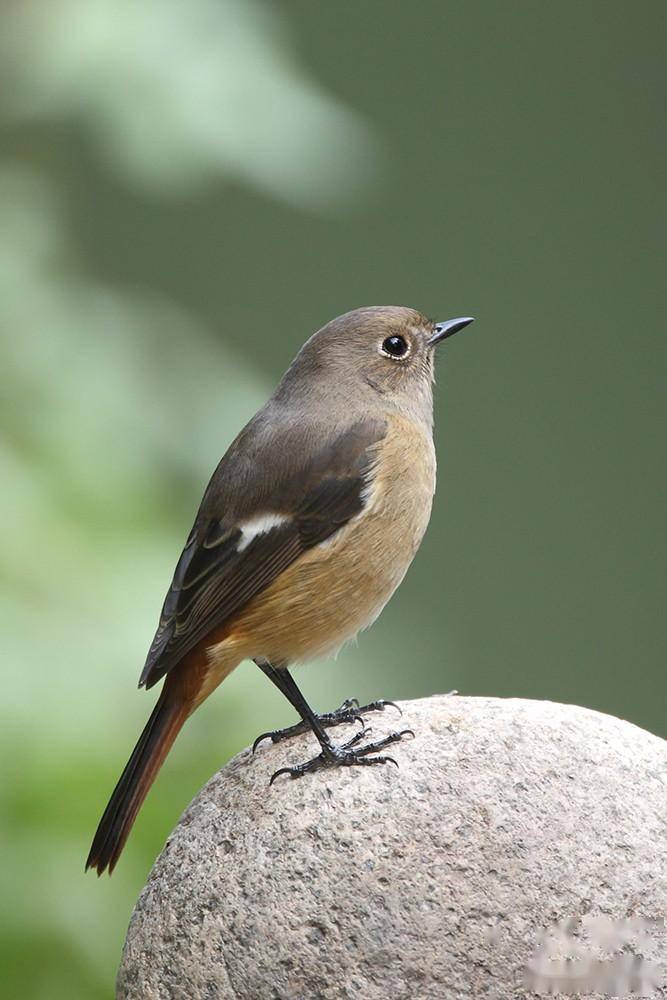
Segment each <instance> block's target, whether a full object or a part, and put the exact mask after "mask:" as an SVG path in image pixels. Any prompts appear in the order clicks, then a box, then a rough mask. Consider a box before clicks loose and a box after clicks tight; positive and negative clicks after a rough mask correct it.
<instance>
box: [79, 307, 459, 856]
mask: <svg viewBox="0 0 667 1000" xmlns="http://www.w3.org/2000/svg"><path fill="white" fill-rule="evenodd" d="M472 322H473V319H472V317H469V316H466V317H460V318H458V319H453V320H448V321H446V322H436V321H434V320H431V319H428V318H427V317H426V316H425V315H423V314H422V313H420V312H419V311H417V310H415V309H411V308H408V307H405V306H366V307H363V308H359V309H355V310H353V311H351V312H347V313H345V314H344V315H342V316H339V317H337V318H336V319H333V320H331V321H330V322H329V323H327V324H326V325H325V326H323V327H322V328H321V329H320V330H318V331H317V332H316V333H314V334H313V335H312V336H311V337H310V338H309V339H308V340H307V341H306V343H305V344H304V345H303V347H302V348H301V350H300V351H299V352H298V354H297V355H296V357H295V359H294V360H293V362H292V363H291V365H290V366H289V368H288V369H287V371H286V373H285V374H284V376H283V378H282V379H281V381H280V383H279V384H278V386H277V388H276V390H275V392H274V394H273V395H272V396H271V398H270V399H269V400H268V402H267V403H266V404H265V405H264V406H263V407H262V408H261V409H260V410H259V411H258V412H257V413H256V414H255V416H254V417H253V418H252V419H251V420H250V421H249V423H248V424H247V425H246V426H245V427H244V428H243V429H242V430H241V432H240V433H239V434H238V436H237V437H236V438H235V440H234V441H233V442H232V444H231V446H230V447H229V449H228V451H227V452H226V454H225V455H224V456H223V458H222V459H221V461H220V463H219V464H218V466H217V468H216V470H215V472H214V474H213V476H212V478H211V480H210V482H209V484H208V486H207V488H206V490H205V492H204V496H203V499H202V501H201V505H200V507H199V510H198V512H197V515H196V518H195V521H194V525H193V528H192V530H191V532H190V534H189V536H188V538H187V541H186V543H185V547H184V548H183V551H182V553H181V555H180V558H179V559H178V562H177V564H176V569H175V571H174V575H173V579H172V582H171V585H170V587H169V590H168V592H167V595H166V598H165V600H164V605H163V607H162V612H161V615H160V619H159V624H158V628H157V632H156V634H155V638H154V639H153V642H152V643H151V646H150V649H149V651H148V655H147V658H146V662H145V665H144V668H143V671H142V673H141V677H140V681H139V687H145V688H146V689H150V688H152V687H153V686H154V685H155V684H157V683H158V682H160V681H162V688H161V691H160V694H159V697H158V699H157V702H156V704H155V707H154V709H153V712H152V714H151V716H150V718H149V720H148V722H147V724H146V726H145V728H144V730H143V732H142V734H141V736H140V738H139V740H138V742H137V745H136V747H135V749H134V751H133V752H132V755H131V757H130V759H129V761H128V763H127V765H126V767H125V769H124V771H123V773H122V774H121V777H120V779H119V781H118V784H117V785H116V787H115V789H114V791H113V793H112V795H111V798H110V800H109V803H108V805H107V807H106V809H105V811H104V813H103V815H102V818H101V820H100V822H99V826H98V828H97V831H96V833H95V836H94V838H93V842H92V846H91V848H90V853H89V855H88V859H87V862H86V869H89V868H92V869H94V870H95V871H97V873H98V875H101V874H102V873H103V872H104V871H105V870H107V869H108V871H109V873H111V872H112V871H113V869H114V867H115V865H116V864H117V862H118V859H119V857H120V854H121V851H122V850H123V847H124V846H125V843H126V841H127V838H128V836H129V833H130V830H131V828H132V826H133V824H134V821H135V819H136V816H137V813H138V812H139V809H140V807H141V805H142V803H143V801H144V799H145V797H146V795H147V793H148V790H149V788H150V787H151V785H152V783H153V781H154V780H155V778H156V776H157V773H158V771H159V769H160V767H161V766H162V764H163V762H164V760H165V758H166V756H167V754H168V752H169V750H170V749H171V746H172V745H173V743H174V740H175V739H176V736H177V735H178V733H179V731H180V729H181V728H182V726H183V725H184V723H185V722H186V720H187V719H188V718H189V717H190V716H191V715H192V713H193V712H194V711H195V710H196V709H197V708H198V707H199V706H200V705H201V704H202V702H203V701H204V700H205V699H206V698H208V696H209V695H210V694H211V693H212V692H213V691H214V690H215V689H216V688H217V687H218V685H219V684H220V683H221V682H222V681H223V680H224V679H225V678H226V677H227V676H229V674H230V673H231V672H232V671H233V670H234V669H235V667H237V666H238V665H239V663H241V661H243V660H246V659H248V660H253V661H254V662H255V663H256V664H257V666H258V667H259V668H260V669H261V670H262V671H263V673H264V674H265V675H266V677H267V678H268V679H269V680H270V681H271V682H272V683H273V684H274V685H275V686H276V687H277V688H278V690H279V691H281V692H282V694H283V695H284V696H285V697H286V698H287V699H288V701H289V702H290V703H291V705H292V707H293V708H294V709H295V710H296V712H297V713H298V715H299V717H300V721H299V723H297V724H296V725H294V726H291V727H288V729H285V730H276V731H274V732H271V733H265V734H262V736H260V737H258V739H257V740H256V741H255V746H256V745H257V743H258V742H259V741H260V740H262V739H263V738H265V737H270V738H271V739H272V741H273V742H274V743H275V742H279V741H280V740H281V739H284V738H287V737H289V736H291V735H294V734H295V733H298V732H304V731H310V730H312V732H313V733H314V735H315V737H316V738H317V740H318V742H319V746H320V752H319V753H318V755H317V756H316V757H313V758H312V759H311V760H308V761H306V762H304V763H302V764H299V765H295V766H294V767H287V768H281V769H280V770H278V771H276V772H275V774H274V775H273V776H272V778H271V782H272V783H273V782H274V781H275V779H276V778H278V777H279V776H281V775H283V774H287V775H288V776H289V777H291V778H299V777H303V776H304V775H305V774H308V773H311V772H314V771H317V770H319V769H321V768H330V767H335V766H340V765H343V766H360V765H371V764H385V763H389V762H391V763H394V764H396V760H395V759H394V758H393V757H390V756H387V755H386V754H383V753H382V751H383V750H385V749H386V747H387V746H389V745H390V744H392V743H397V742H399V741H400V740H401V739H402V738H404V737H406V736H408V735H414V734H412V733H411V731H410V730H403V731H401V732H393V733H390V734H389V736H386V737H384V738H383V739H381V740H376V741H375V742H367V743H364V742H363V740H364V738H365V736H366V733H367V730H366V728H365V725H364V715H365V714H366V713H367V712H371V711H381V710H383V709H384V708H385V707H386V706H387V705H391V704H393V703H392V702H387V701H384V700H379V701H376V702H373V703H371V704H369V705H364V706H359V703H358V701H356V700H355V699H349V700H347V701H345V702H343V704H342V705H341V707H340V708H339V709H337V710H336V711H335V712H331V713H328V714H325V715H317V714H316V713H315V712H313V710H312V709H311V708H310V706H309V705H308V703H307V701H306V699H305V698H304V696H303V694H302V693H301V691H300V689H299V688H298V687H297V685H296V682H295V681H294V678H293V676H292V674H291V673H290V667H292V666H293V665H295V664H299V663H302V662H304V661H307V660H313V659H317V658H320V657H328V656H330V655H333V654H335V653H336V652H337V651H338V650H339V649H340V648H341V647H342V646H343V645H344V644H345V643H346V642H347V641H348V640H350V639H353V638H354V637H355V636H356V635H357V633H358V632H360V631H361V630H362V629H365V628H367V627H368V626H369V625H371V624H372V623H373V622H374V621H375V619H376V618H377V617H378V615H379V614H380V612H381V611H382V609H383V607H384V606H385V604H386V603H387V601H388V600H389V598H390V597H391V596H392V594H393V593H394V591H395V590H396V588H397V587H398V585H399V584H400V583H401V581H402V579H403V577H404V575H405V573H406V571H407V569H408V567H409V565H410V563H411V562H412V559H413V557H414V555H415V553H416V551H417V549H418V547H419V545H420V543H421V540H422V538H423V535H424V532H425V531H426V527H427V525H428V522H429V519H430V515H431V506H432V500H433V495H434V491H435V479H436V459H435V449H434V444H433V388H432V386H433V382H434V371H435V366H434V358H435V351H436V348H437V347H438V345H439V344H441V343H442V342H443V341H445V340H447V339H448V338H449V337H451V336H452V335H453V334H455V333H456V332H457V331H459V330H462V329H464V328H465V327H466V326H468V325H469V324H470V323H472ZM352 721H356V722H360V724H361V729H360V730H357V731H356V732H355V736H354V737H352V739H350V740H348V741H347V742H346V743H344V744H342V745H340V744H336V743H335V742H334V741H333V740H332V738H331V736H330V735H329V733H328V732H327V728H330V727H332V726H336V725H338V724H340V723H341V722H352Z"/></svg>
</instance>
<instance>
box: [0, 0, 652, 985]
mask: <svg viewBox="0 0 667 1000" xmlns="http://www.w3.org/2000/svg"><path fill="white" fill-rule="evenodd" d="M1 19H2V20H1V25H0V125H1V132H0V135H1V143H2V145H1V163H0V331H1V336H2V368H1V371H0V379H1V390H2V391H1V393H0V405H1V407H2V435H1V437H0V466H1V470H2V471H1V475H2V494H3V501H4V504H3V507H4V514H3V517H2V529H1V530H2V539H1V544H0V559H1V566H2V572H1V574H0V597H1V600H2V634H3V660H4V665H3V683H2V709H1V711H2V718H1V719H0V722H1V727H0V741H1V742H0V752H1V755H2V770H3V780H2V789H1V798H0V808H1V813H2V814H1V819H2V825H1V832H0V837H1V843H0V846H1V849H2V872H1V884H0V899H1V900H2V908H3V909H2V917H1V924H0V931H1V938H2V953H1V954H0V967H1V968H2V978H3V986H4V988H5V989H6V990H7V996H11V997H22V998H26V997H27V998H33V997H34V998H40V1000H42V998H43V1000H59V998H63V1000H64V998H67V1000H79V998H82V1000H84V998H85V1000H90V998H93V1000H95V998H98V997H100V998H102V997H109V996H111V995H112V992H113V985H112V984H113V977H114V973H115V968H116V966H117V962H118V958H119V953H120V949H121V945H122V941H123V935H124V931H125V928H126V925H127V921H128V919H129V916H130V913H131V909H132V905H133V903H134V900H135V898H136V896H137V894H138V892H139V890H140V888H141V886H142V884H143V882H144V880H145V878H146V875H147V872H148V870H149V868H150V865H151V863H152V861H153V859H154V858H155V856H156V854H157V853H158V851H159V850H160V848H161V846H162V844H163V842H164V839H165V837H166V836H167V835H168V833H169V831H170V829H171V828H172V826H173V825H174V823H175V822H176V820H177V818H178V816H179V814H180V812H181V811H182V809H183V808H184V807H185V806H186V805H187V803H188V802H189V800H190V799H191V797H192V796H193V795H194V793H195V792H196V791H197V790H198V788H199V787H200V786H201V785H202V783H203V782H204V781H205V780H206V779H207V778H208V777H209V776H210V775H211V774H212V773H213V772H214V770H215V769H217V768H218V767H219V766H220V765H221V764H223V763H224V762H225V761H226V760H227V759H228V758H229V756H230V755H231V754H233V753H235V752H236V751H238V750H239V749H241V748H242V747H243V746H244V745H246V744H247V743H248V742H249V741H251V740H252V738H253V737H254V736H255V735H256V734H257V733H259V732H260V731H262V730H263V729H267V728H270V727H273V726H277V725H280V724H286V723H289V722H291V721H292V720H293V714H292V712H291V710H290V708H289V706H288V705H287V703H286V702H284V701H283V700H282V699H281V697H280V695H279V694H278V693H277V692H276V691H274V690H273V689H272V687H271V685H269V684H268V682H267V681H266V680H265V679H264V678H263V677H262V676H261V675H260V673H259V671H258V670H256V668H254V667H253V666H252V665H243V666H242V667H241V668H239V670H238V671H237V672H236V674H235V675H234V676H233V677H232V678H231V679H230V680H229V681H228V682H227V683H226V684H225V685H224V688H222V689H221V690H220V691H219V692H218V693H217V694H216V696H215V697H214V698H213V699H211V700H210V702H209V703H208V704H207V705H206V706H205V707H204V708H203V709H202V710H201V711H200V712H199V713H198V715H197V717H196V718H195V719H194V720H193V721H192V722H191V723H190V724H189V726H188V727H187V728H186V731H185V732H184V733H183V735H182V737H181V738H180V740H179V742H178V744H177V746H176V748H175V750H174V752H173V753H172V755H171V756H170V758H169V761H168V763H167V765H166V767H165V769H164V771H163V772H162V774H161V776H160V778H159V780H158V782H157V785H156V787H155V790H154V792H153V794H152V795H151V796H150V798H149V801H148V802H147V804H146V807H145V809H144V811H143V813H142V815H141V817H140V819H139V821H138V823H137V826H136V828H135V832H134V835H133V837H132V839H131V841H130V843H129V846H128V848H127V850H126V853H125V855H124V856H123V859H122V861H121V864H120V866H119V868H118V869H117V872H116V873H115V874H114V877H113V878H112V879H111V881H109V880H108V879H106V878H105V879H104V880H103V881H102V882H98V881H97V879H95V878H94V877H92V876H91V875H88V876H86V877H84V875H83V862H84V859H85V856H86V852H87V849H88V846H89V841H90V838H91V835H92V833H93V831H94V828H95V825H96V823H97V820H98V818H99V815H100V812H101V810H102V808H103V806H104V804H105V802H106V800H107V796H108V794H109V793H110V791H111V789H112V787H113V785H114V783H115V780H116V778H117V777H118V774H119V772H120V770H121V768H122V766H123V764H124V762H125V759H126V757H127V756H128V754H129V752H130V750H131V747H132V746H133V744H134V741H135V739H136V737H137V735H138V733H139V731H140V729H141V727H142V726H143V723H144V721H145V719H146V717H147V716H148V714H149V711H150V707H151V705H152V702H153V693H152V692H151V694H150V695H148V696H147V695H145V694H144V693H143V692H142V693H137V691H136V682H137V679H138V674H139V671H140V668H141V665H142V663H143V659H144V655H145V652H146V649H147V646H148V644H149V642H150V639H151V637H152V635H153V630H154V627H155V624H156V621H157V616H158V612H159V609H160V606H161V602H162V598H163V596H164V593H165V590H166V588H167V586H168V583H169V580H170V576H171V572H172V570H173V567H174V564H175V561H176V558H177V556H178V554H179V552H180V548H181V545H182V543H183V542H184V540H185V537H186V535H187V534H188V531H189V528H190V524H191V521H192V518H193V515H194V512H195V509H196V506H197V504H198V502H199V499H200V496H201V492H202V489H203V487H204V485H205V483H206V481H207V479H208V476H209V475H210V473H211V471H212V469H213V468H214V466H215V464H216V463H217V461H218V458H219V456H220V455H221V454H222V452H223V451H224V450H225V448H226V446H227V445H228V443H229V442H230V440H231V439H232V438H233V436H234V435H235V434H236V432H237V431H238V430H239V428H240V427H241V426H242V424H243V423H244V422H245V421H246V420H247V419H248V418H249V417H250V416H251V415H252V413H253V412H254V411H255V409H256V408H257V407H258V405H260V404H261V402H262V401H263V400H264V399H265V398H266V396H267V395H268V394H269V393H270V392H271V390H272V387H273V386H274V385H275V382H276V380H277V378H278V377H279V375H280V373H281V372H282V371H283V369H284V368H285V367H286V365H287V364H288V362H289V361H290V360H291V358H292V356H293V355H294V353H295V352H296V350H297V349H298V347H299V346H300V344H301V343H302V342H303V340H304V339H305V338H306V337H307V336H308V335H309V334H310V333H311V332H312V330H314V329H315V328H317V327H318V326H320V325H322V324H323V323H324V322H325V321H327V320H328V319H329V318H331V317H332V316H334V315H336V314H338V313H341V312H344V311H346V310H347V309H351V308H353V307H355V306H359V305H365V304H385V303H398V304H406V305H412V306H415V307H417V308H419V309H421V310H423V311H425V312H426V313H428V314H430V315H433V316H435V317H437V318H443V319H444V318H448V317H450V316H456V315H459V314H465V313H470V314H472V315H474V316H476V317H477V322H476V324H475V326H474V327H472V328H471V329H470V330H469V331H467V332H466V333H465V334H462V335H461V336H460V337H457V338H455V340H453V341H452V342H451V343H450V344H449V345H448V346H447V347H446V348H445V349H444V350H443V352H442V355H441V357H440V374H439V381H438V386H437V392H436V399H437V412H436V424H437V447H438V456H439V474H440V478H439V489H438V494H437V496H436V502H435V508H434V513H433V519H432V522H431V527H430V529H429V532H428V535H427V539H426V542H425V544H424V546H423V547H422V550H421V552H420V554H419V557H418V558H417V560H416V562H415V565H414V567H413V569H412V570H411V572H410V574H409V575H408V578H407V579H406V581H405V583H404V585H403V586H402V588H401V590H400V595H399V596H398V597H396V598H395V599H394V601H393V602H392V603H391V605H390V606H389V608H388V609H387V610H386V611H385V613H384V615H383V616H382V618H381V620H380V622H379V623H378V624H377V625H376V627H375V628H374V629H373V630H372V631H371V632H369V633H367V634H364V635H363V636H362V637H361V639H360V641H359V644H358V646H356V647H351V648H349V649H347V650H346V651H344V652H343V654H342V655H341V656H340V658H339V659H338V661H337V662H336V663H335V665H333V664H328V665H322V664H320V665H315V666H313V667H312V668H309V669H304V670H303V671H302V672H301V674H300V679H301V682H302V686H303V688H304V691H305V693H306V695H307V697H309V698H310V700H311V702H312V704H313V705H314V706H317V707H319V708H321V709H325V708H331V707H333V706H334V705H336V704H338V703H339V702H340V701H341V700H342V699H343V698H344V697H346V696H350V695H357V696H358V697H360V698H362V699H366V698H375V697H378V696H384V697H388V698H407V697H417V696H420V695H427V694H429V693H431V692H434V691H445V690H449V689H451V688H454V687H455V688H458V689H459V690H460V691H461V692H462V693H466V694H489V695H500V696H519V697H525V698H547V699H556V700H561V701H566V702H576V703H578V704H582V705H588V706H590V707H592V708H596V709H599V710H601V711H604V712H611V713H614V714H616V715H620V716H622V717H623V718H626V719H630V720H631V721H633V722H635V723H637V724H638V725H641V726H644V727H647V728H648V729H651V730H653V731H655V732H660V733H662V734H665V732H666V725H665V718H664V708H665V701H666V699H665V693H666V692H665V682H664V668H663V656H664V648H663V647H664V629H663V621H662V588H661V582H662V571H663V566H664V548H663V535H662V531H663V514H664V500H665V495H664V479H663V466H662V463H661V461H660V452H659V442H660V430H661V424H662V419H661V418H663V417H664V409H663V405H662V401H663V378H664V362H665V340H666V338H665V328H664V300H663V295H662V292H663V289H664V265H665V259H664V254H663V238H664V222H665V218H664V207H665V206H664V174H663V171H664V160H663V152H664V138H665V133H664V129H663V118H662V102H663V98H664V94H663V92H662V90H663V69H664V66H663V56H664V37H663V29H664V4H663V3H658V2H656V3H651V2H642V3H640V4H629V3H627V2H616V0H588V2H586V3H580V2H574V0H570V2H566V3H559V4H544V3H541V2H521V3H517V2H515V3H507V2H500V0H494V2H486V3H477V4H475V3H470V2H469V0H458V2H449V0H447V2H443V0H431V2H428V0H422V2H421V3H419V4H407V3H403V2H400V0H373V2H369V0H363V2H361V3H356V4H319V3H318V4H315V3H313V2H312V0H298V2H297V0H284V2H282V3H280V4H271V3H259V2H249V0H190V2H189V3H187V4H184V3H181V2H178V0H159V2H158V0H148V2H145V3H143V4H135V3H133V2H131V0H113V2H112V0H41V2H37V0H33V2H31V3H26V2H25V0H22V2H19V0H16V2H5V4H3V6H2V13H1ZM267 774H268V772H267ZM268 794H278V791H277V790H274V791H273V792H271V793H269V791H268V788H267V795H268Z"/></svg>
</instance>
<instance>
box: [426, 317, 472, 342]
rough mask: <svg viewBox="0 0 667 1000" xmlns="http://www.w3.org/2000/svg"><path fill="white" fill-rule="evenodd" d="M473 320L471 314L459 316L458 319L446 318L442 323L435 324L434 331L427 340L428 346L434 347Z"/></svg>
mask: <svg viewBox="0 0 667 1000" xmlns="http://www.w3.org/2000/svg"><path fill="white" fill-rule="evenodd" d="M472 322H473V317H472V316H460V317H459V319H447V320H445V322H444V323H436V324H435V332H434V334H433V336H432V337H431V338H430V340H429V342H428V346H429V347H435V345H436V344H439V343H440V341H441V340H446V339H447V337H451V336H452V335H453V334H455V333H458V332H459V330H463V329H464V328H465V327H466V326H469V325H470V324H471V323H472Z"/></svg>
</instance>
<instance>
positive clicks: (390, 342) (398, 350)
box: [382, 337, 410, 358]
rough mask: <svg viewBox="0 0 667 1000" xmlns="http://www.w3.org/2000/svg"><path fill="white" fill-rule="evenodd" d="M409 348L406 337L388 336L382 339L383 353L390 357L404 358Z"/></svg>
mask: <svg viewBox="0 0 667 1000" xmlns="http://www.w3.org/2000/svg"><path fill="white" fill-rule="evenodd" d="M409 350H410V348H409V346H408V342H407V340H406V339H405V337H387V338H386V340H383V341H382V353H383V354H388V355H389V357H390V358H404V357H405V355H406V354H407V353H408V351H409Z"/></svg>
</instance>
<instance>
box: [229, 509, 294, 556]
mask: <svg viewBox="0 0 667 1000" xmlns="http://www.w3.org/2000/svg"><path fill="white" fill-rule="evenodd" d="M290 520H291V518H289V517H288V516H287V515H286V514H260V515H259V517H253V518H251V519H250V520H249V521H246V522H245V523H244V524H239V528H240V529H241V538H240V540H239V543H238V545H237V546H236V550H237V552H243V550H244V549H247V548H248V546H249V545H250V543H251V542H252V541H253V539H255V538H257V536H258V535H265V534H266V533H267V531H271V528H278V527H279V526H280V525H281V524H286V523H287V522H288V521H290Z"/></svg>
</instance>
